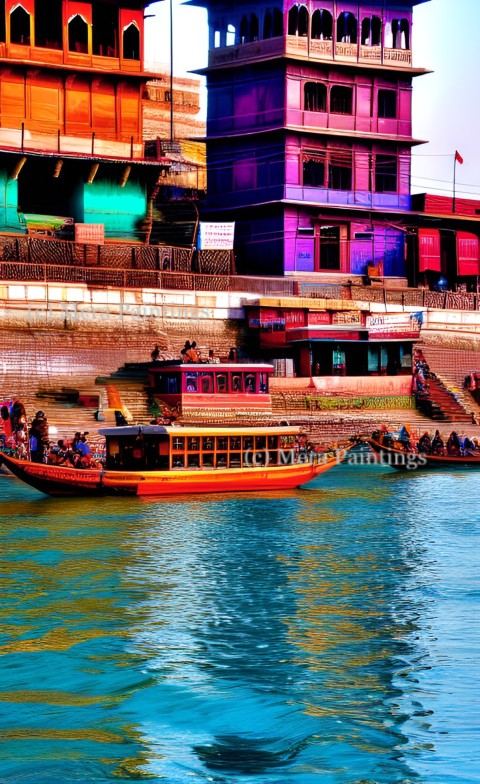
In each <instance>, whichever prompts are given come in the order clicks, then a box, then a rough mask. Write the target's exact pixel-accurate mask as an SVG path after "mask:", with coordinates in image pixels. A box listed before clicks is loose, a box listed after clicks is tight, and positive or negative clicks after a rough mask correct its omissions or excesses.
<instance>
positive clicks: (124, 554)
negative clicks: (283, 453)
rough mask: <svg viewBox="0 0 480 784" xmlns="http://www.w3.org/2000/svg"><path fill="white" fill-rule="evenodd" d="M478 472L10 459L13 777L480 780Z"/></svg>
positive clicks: (1, 690) (1, 624) (6, 519)
mask: <svg viewBox="0 0 480 784" xmlns="http://www.w3.org/2000/svg"><path fill="white" fill-rule="evenodd" d="M479 486H480V475H479V474H476V473H469V472H464V473H460V472H459V473H455V472H451V473H443V474H439V473H434V472H423V473H422V472H411V473H409V474H401V473H397V472H395V471H394V470H393V469H390V468H387V467H379V466H345V465H344V466H341V467H338V468H335V469H334V470H332V471H330V472H329V473H328V474H326V475H325V476H323V477H320V478H319V479H317V480H316V481H315V482H314V483H312V484H311V485H310V486H309V487H308V488H306V489H300V490H298V491H293V492H288V493H284V494H283V493H272V494H264V495H261V496H258V497H254V496H252V495H248V494H244V495H242V496H241V497H233V496H227V495H225V496H220V495H219V496H210V497H197V498H182V499H172V500H152V499H143V500H142V499H108V498H107V499H100V500H98V499H96V500H90V499H75V500H63V499H49V498H46V497H44V496H42V495H40V494H39V493H37V492H36V491H34V490H32V489H29V488H27V487H25V486H23V485H22V484H21V483H20V482H18V481H17V480H16V479H13V478H9V477H1V478H0V510H1V515H0V519H1V524H0V537H1V540H0V544H1V554H2V555H1V564H2V570H1V581H2V582H1V585H2V588H1V594H0V602H1V604H0V607H1V611H0V653H1V656H0V782H1V784H6V783H8V784H11V783H13V782H15V784H17V782H21V784H30V782H32V783H34V784H73V782H75V783H81V784H85V782H95V784H103V783H104V782H117V784H121V782H132V781H151V782H167V784H186V783H187V782H192V781H195V780H197V781H204V782H205V781H212V782H217V783H225V784H236V783H237V782H238V783H239V784H251V783H252V782H255V784H320V783H321V784H354V783H355V784H360V783H361V784H373V783H375V784H394V783H397V782H403V783H404V784H407V783H409V784H410V783H414V782H415V784H416V783H420V782H421V783H422V784H460V783H462V784H472V782H476V781H480V754H479V748H480V744H479V743H478V729H479V723H480V721H479V717H480V710H479V683H480V668H479V662H478V651H479V647H480V646H479V643H480V635H479V626H480V622H479V618H480V614H479V612H478V610H479V596H480V580H479V568H478V553H479V551H480V520H479V517H480V516H479V514H478V491H479Z"/></svg>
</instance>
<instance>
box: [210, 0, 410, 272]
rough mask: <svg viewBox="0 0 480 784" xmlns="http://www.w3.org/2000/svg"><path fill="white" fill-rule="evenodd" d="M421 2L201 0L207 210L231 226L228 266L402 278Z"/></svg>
mask: <svg viewBox="0 0 480 784" xmlns="http://www.w3.org/2000/svg"><path fill="white" fill-rule="evenodd" d="M419 2H425V0H395V2H393V0H371V1H370V2H364V3H358V2H355V3H354V2H348V0H308V2H306V3H301V4H300V3H293V2H292V0H285V2H284V3H283V5H282V4H279V5H278V4H277V5H276V6H272V5H271V3H270V2H261V3H257V4H254V5H251V4H249V3H243V2H242V3H236V4H233V5H232V4H229V3H226V2H224V0H205V2H202V0H199V4H201V5H205V6H206V7H207V8H208V12H209V29H210V50H209V65H208V67H207V69H205V71H206V74H207V86H208V96H209V97H208V115H207V165H208V200H207V203H206V211H207V213H208V214H209V215H215V217H216V218H222V219H224V220H228V219H229V217H230V219H235V221H236V243H237V249H238V259H237V268H238V269H240V270H242V271H245V272H250V273H269V274H272V273H273V274H281V275H283V274H302V273H308V274H311V273H325V274H328V275H332V274H335V275H341V274H344V275H346V276H350V275H366V274H367V273H368V272H369V268H370V271H371V268H373V270H374V271H375V272H376V273H377V274H380V275H385V276H391V277H400V278H404V277H406V275H407V270H406V258H405V229H404V227H403V225H402V221H403V219H404V217H405V216H406V215H408V213H409V212H410V210H411V196H410V166H411V149H412V147H413V146H414V145H416V144H417V143H419V141H418V140H416V139H414V138H413V137H412V82H413V77H414V76H416V75H419V74H422V73H425V70H424V69H422V68H416V67H414V66H413V64H412V10H413V6H414V5H417V4H418V3H419ZM232 216H234V218H233V217H232ZM399 221H400V225H398V224H399Z"/></svg>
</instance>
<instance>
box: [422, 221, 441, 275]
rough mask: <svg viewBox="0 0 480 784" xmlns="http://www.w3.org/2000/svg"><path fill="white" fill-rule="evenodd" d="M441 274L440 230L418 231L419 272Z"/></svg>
mask: <svg viewBox="0 0 480 784" xmlns="http://www.w3.org/2000/svg"><path fill="white" fill-rule="evenodd" d="M427 270H429V271H430V272H441V271H442V269H441V257H440V231H439V229H419V230H418V271H419V272H426V271H427Z"/></svg>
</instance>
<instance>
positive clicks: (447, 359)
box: [421, 344, 480, 422]
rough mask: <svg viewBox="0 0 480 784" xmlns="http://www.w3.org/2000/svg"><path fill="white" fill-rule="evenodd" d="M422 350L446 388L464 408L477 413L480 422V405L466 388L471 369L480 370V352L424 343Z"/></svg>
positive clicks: (468, 411)
mask: <svg viewBox="0 0 480 784" xmlns="http://www.w3.org/2000/svg"><path fill="white" fill-rule="evenodd" d="M421 351H422V353H423V356H424V358H425V360H426V361H427V362H428V364H429V366H430V368H431V370H432V371H434V373H435V374H436V376H437V378H438V379H439V380H440V381H441V382H442V383H443V385H444V386H445V388H446V389H448V391H449V392H451V393H452V394H453V395H454V396H455V398H456V399H457V400H458V402H459V403H460V404H461V406H462V407H463V409H464V410H465V411H466V412H467V413H469V414H470V417H469V419H470V420H471V415H472V413H473V414H475V417H476V419H477V421H479V422H480V405H479V404H478V403H477V401H476V400H475V399H474V397H473V396H472V395H471V393H470V392H469V391H468V389H465V388H464V381H465V377H466V376H467V375H468V374H469V373H470V372H471V371H474V372H475V371H477V370H478V371H480V353H479V352H476V351H467V350H464V349H452V348H440V347H437V346H432V345H430V344H422V346H421Z"/></svg>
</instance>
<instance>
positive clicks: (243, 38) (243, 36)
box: [240, 16, 248, 44]
mask: <svg viewBox="0 0 480 784" xmlns="http://www.w3.org/2000/svg"><path fill="white" fill-rule="evenodd" d="M247 41H248V19H247V17H246V16H242V21H241V22H240V43H241V44H246V43H247Z"/></svg>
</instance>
